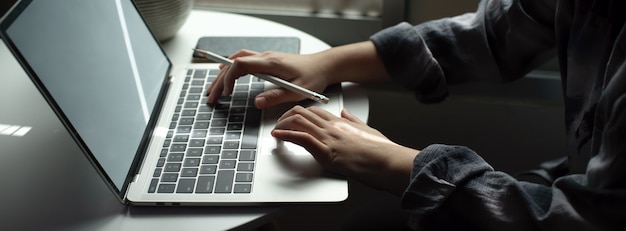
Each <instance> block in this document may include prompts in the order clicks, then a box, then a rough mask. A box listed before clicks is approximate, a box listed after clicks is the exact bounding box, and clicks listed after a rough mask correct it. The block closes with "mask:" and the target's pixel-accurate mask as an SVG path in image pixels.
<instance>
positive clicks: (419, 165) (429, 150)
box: [401, 144, 493, 224]
mask: <svg viewBox="0 0 626 231" xmlns="http://www.w3.org/2000/svg"><path fill="white" fill-rule="evenodd" d="M485 171H493V168H492V167H491V166H490V165H489V164H487V162H485V160H483V159H482V157H480V156H479V155H478V154H476V153H475V152H474V151H472V150H471V149H469V148H466V147H463V146H451V145H441V144H433V145H430V146H428V147H426V148H424V149H422V150H421V151H420V154H419V155H417V156H416V157H415V159H414V161H413V170H412V173H411V181H410V183H409V186H408V188H407V189H406V191H405V192H404V194H403V195H402V199H401V202H402V207H403V208H404V209H405V210H407V211H409V213H412V216H410V217H411V219H413V220H411V221H410V222H411V223H412V224H417V223H418V222H419V220H420V219H421V218H423V217H424V216H425V215H428V214H431V213H433V212H435V211H436V210H437V209H438V208H439V207H441V205H442V204H443V203H444V201H445V200H446V199H447V198H448V197H449V196H450V195H451V194H452V193H453V192H454V191H455V190H456V189H457V188H459V187H462V186H463V184H464V183H465V182H466V181H467V180H468V179H470V178H471V177H473V176H476V175H478V174H482V173H484V172H485Z"/></svg>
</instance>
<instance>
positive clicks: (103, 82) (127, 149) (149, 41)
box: [2, 0, 170, 193]
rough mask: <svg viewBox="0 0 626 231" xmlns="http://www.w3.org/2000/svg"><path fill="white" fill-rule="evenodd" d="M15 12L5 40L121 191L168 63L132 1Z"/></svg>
mask: <svg viewBox="0 0 626 231" xmlns="http://www.w3.org/2000/svg"><path fill="white" fill-rule="evenodd" d="M15 9H16V10H14V12H12V13H11V14H10V15H9V16H8V17H7V19H6V21H5V22H3V25H2V30H3V36H5V38H4V39H5V41H6V42H7V44H9V46H10V47H11V49H12V50H14V51H16V52H15V53H17V54H18V56H20V59H21V60H20V61H21V62H22V64H25V67H26V69H28V70H29V72H31V73H30V74H31V76H32V78H33V80H34V82H35V83H36V84H37V85H38V87H39V88H40V90H42V92H43V93H44V94H45V95H47V96H49V97H52V98H53V100H50V99H49V102H50V103H51V104H52V105H53V106H54V108H55V111H56V112H57V113H59V114H60V115H61V117H64V118H65V119H66V121H64V122H66V125H69V126H70V130H71V132H72V133H74V134H73V135H74V136H75V137H76V138H78V140H79V141H80V143H82V144H83V146H85V147H86V150H87V151H88V152H89V154H91V155H93V157H95V158H96V160H97V162H98V163H99V165H100V166H99V167H100V168H101V169H102V170H104V171H105V172H106V174H107V175H108V177H109V180H110V181H112V183H113V184H114V185H115V187H116V189H117V190H118V193H119V192H120V191H121V190H122V189H123V188H124V183H125V182H126V179H127V176H128V174H129V171H130V170H131V167H132V164H133V161H134V160H135V159H136V157H135V156H136V154H138V151H140V150H141V147H142V145H141V144H142V140H143V139H145V138H144V136H145V135H144V134H147V132H149V127H148V126H149V123H148V122H149V120H150V118H151V117H152V114H153V111H154V110H155V107H157V103H158V101H159V97H160V95H161V92H162V89H164V84H165V83H166V82H167V81H166V76H167V72H168V71H169V68H170V63H169V60H168V59H167V57H166V56H165V54H164V53H163V51H162V50H161V48H160V47H159V44H158V42H157V41H156V40H155V39H154V37H153V36H152V34H151V33H150V31H149V30H148V28H147V26H146V24H145V23H144V22H143V20H142V19H141V17H140V15H139V14H138V12H137V10H136V9H135V7H134V6H133V3H132V2H131V1H130V0H114V1H111V0H90V1H85V0H64V1H50V0H35V1H32V2H31V1H22V2H20V3H19V5H18V6H17V7H15ZM9 21H10V22H9ZM24 106H28V105H24ZM68 121H69V123H67V122H68ZM41 145H43V144H41ZM68 167H71V166H68Z"/></svg>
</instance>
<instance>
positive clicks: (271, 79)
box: [194, 49, 329, 104]
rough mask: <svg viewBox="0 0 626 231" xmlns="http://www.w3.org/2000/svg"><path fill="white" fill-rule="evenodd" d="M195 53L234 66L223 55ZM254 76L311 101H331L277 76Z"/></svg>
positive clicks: (206, 52) (204, 52) (200, 51)
mask: <svg viewBox="0 0 626 231" xmlns="http://www.w3.org/2000/svg"><path fill="white" fill-rule="evenodd" d="M194 51H196V52H198V53H200V54H203V55H204V56H206V57H207V58H208V59H210V60H213V61H215V62H218V63H221V64H224V65H229V66H230V65H232V64H233V61H232V60H230V59H227V58H224V57H222V56H221V55H218V54H215V53H213V52H210V51H205V50H200V49H194ZM252 75H254V76H256V77H259V78H260V79H263V80H266V81H268V82H270V83H273V84H276V85H278V86H280V87H283V88H285V89H287V90H290V91H293V92H295V93H298V94H300V95H302V96H305V97H307V98H309V99H312V100H315V101H317V102H320V103H324V104H326V103H328V100H329V98H328V97H326V96H324V95H322V94H320V93H317V92H314V91H311V90H309V89H306V88H303V87H301V86H298V85H295V84H293V83H291V82H287V81H285V80H283V79H281V78H278V77H275V76H271V75H265V74H252Z"/></svg>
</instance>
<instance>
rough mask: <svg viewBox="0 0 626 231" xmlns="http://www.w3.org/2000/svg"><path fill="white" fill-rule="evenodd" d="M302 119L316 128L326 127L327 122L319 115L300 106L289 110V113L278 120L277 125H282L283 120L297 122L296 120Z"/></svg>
mask: <svg viewBox="0 0 626 231" xmlns="http://www.w3.org/2000/svg"><path fill="white" fill-rule="evenodd" d="M298 117H302V118H303V119H304V120H306V121H307V122H309V123H312V124H313V125H315V126H316V127H324V126H325V120H324V119H322V118H320V117H319V116H318V115H317V114H315V113H313V112H312V111H310V109H309V108H304V107H302V106H300V105H296V106H294V107H293V108H291V109H289V111H287V112H285V113H284V114H283V115H282V116H281V117H280V118H278V120H277V124H279V123H281V122H282V121H283V120H295V119H294V118H296V119H297V118H298Z"/></svg>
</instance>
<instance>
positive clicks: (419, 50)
mask: <svg viewBox="0 0 626 231" xmlns="http://www.w3.org/2000/svg"><path fill="white" fill-rule="evenodd" d="M554 5H555V3H554V1H510V0H509V1H505V0H499V1H497V0H490V1H482V2H481V3H480V5H479V8H478V10H477V12H475V13H467V14H463V15H460V16H456V17H452V18H444V19H439V20H434V21H430V22H427V23H423V24H420V25H417V26H412V25H410V24H408V23H400V24H398V25H396V26H393V27H390V28H387V29H385V30H382V31H380V32H378V33H376V34H374V35H373V36H371V37H370V39H371V41H373V42H374V44H375V46H376V48H377V52H378V54H379V56H380V57H381V59H382V61H383V63H384V65H385V67H386V69H387V72H388V73H389V75H390V76H391V77H392V78H393V79H395V80H396V81H397V82H398V83H400V84H401V85H402V86H406V87H408V88H409V89H410V90H412V91H413V92H415V95H416V97H417V99H418V100H420V101H421V102H423V103H435V102H439V101H441V100H443V99H444V98H445V97H446V96H447V95H448V88H447V85H449V84H458V83H465V82H474V81H490V82H507V81H511V80H514V79H518V78H520V77H523V76H524V75H525V74H527V73H528V72H529V71H531V70H532V69H534V68H536V67H537V66H539V65H540V64H542V63H544V62H545V61H547V60H548V59H550V58H551V57H554V55H555V54H556V52H555V33H554V8H555V6H554Z"/></svg>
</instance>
